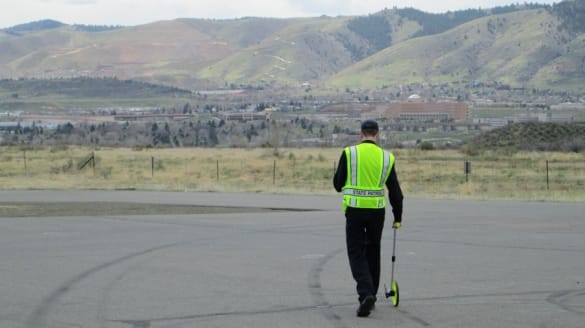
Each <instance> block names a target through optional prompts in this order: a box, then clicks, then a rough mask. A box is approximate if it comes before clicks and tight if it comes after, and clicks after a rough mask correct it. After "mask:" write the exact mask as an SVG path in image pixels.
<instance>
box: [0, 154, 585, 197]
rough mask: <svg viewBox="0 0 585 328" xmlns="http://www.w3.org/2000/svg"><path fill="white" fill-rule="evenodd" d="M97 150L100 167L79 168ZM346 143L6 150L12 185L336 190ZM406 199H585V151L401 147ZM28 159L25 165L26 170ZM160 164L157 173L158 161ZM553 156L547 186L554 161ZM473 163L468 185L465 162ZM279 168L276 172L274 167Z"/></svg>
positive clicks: (4, 180)
mask: <svg viewBox="0 0 585 328" xmlns="http://www.w3.org/2000/svg"><path fill="white" fill-rule="evenodd" d="M91 152H94V154H95V157H96V166H95V169H94V168H92V167H91V165H88V166H87V167H85V168H84V169H82V170H79V169H78V167H79V165H80V164H82V163H83V161H84V160H86V159H87V158H88V156H89V154H90V153H91ZM340 154H341V149H336V148H303V149H300V148H285V149H278V151H277V152H276V153H275V151H274V149H268V148H254V149H233V148H230V149H218V148H212V149H209V148H191V149H186V148H181V149H147V148H144V149H120V148H100V149H90V148H79V147H52V148H49V147H41V148H34V149H28V150H26V152H25V151H24V150H23V149H22V148H18V147H3V148H2V151H1V152H0V185H1V186H2V188H3V189H107V190H111V189H137V190H198V191H239V192H266V193H298V194H331V195H333V194H335V192H334V191H333V186H332V176H333V172H334V167H335V165H336V164H337V160H338V159H339V155H340ZM394 154H395V155H396V158H397V162H396V170H397V173H398V177H399V180H400V182H401V185H402V188H403V190H404V193H405V195H406V197H407V198H415V197H424V198H452V199H458V198H472V199H522V200H532V201H535V200H538V201H578V202H581V201H585V155H584V154H578V153H551V152H547V153H545V152H519V153H513V154H510V153H502V152H489V151H486V152H483V153H481V154H480V155H478V156H468V155H465V154H463V153H461V152H458V151H453V150H449V151H445V150H442V151H421V150H415V149H398V150H395V151H394ZM25 157H26V167H25V160H24V159H25ZM153 157H154V159H155V168H154V171H152V166H151V164H152V162H151V160H152V158H153ZM547 160H548V165H549V167H548V168H549V171H548V179H549V180H548V185H547V178H546V174H547V172H546V161H547ZM465 161H470V162H471V163H472V172H471V175H470V176H469V177H468V181H467V182H466V178H465V174H464V172H463V166H464V162H465ZM275 165H276V170H274V168H275Z"/></svg>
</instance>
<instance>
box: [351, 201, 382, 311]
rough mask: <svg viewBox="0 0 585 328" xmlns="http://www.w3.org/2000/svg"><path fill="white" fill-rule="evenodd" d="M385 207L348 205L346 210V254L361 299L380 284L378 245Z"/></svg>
mask: <svg viewBox="0 0 585 328" xmlns="http://www.w3.org/2000/svg"><path fill="white" fill-rule="evenodd" d="M384 217H385V210H384V209H374V210H370V209H356V208H351V207H350V208H348V209H347V210H346V212H345V222H346V224H345V237H346V243H347V256H348V258H349V266H350V268H351V273H352V275H353V279H354V280H355V281H356V284H357V286H356V290H357V293H358V295H359V301H360V302H361V301H362V300H363V299H364V298H365V297H366V296H368V295H373V296H376V294H377V293H378V287H379V286H380V246H381V240H382V231H383V230H384Z"/></svg>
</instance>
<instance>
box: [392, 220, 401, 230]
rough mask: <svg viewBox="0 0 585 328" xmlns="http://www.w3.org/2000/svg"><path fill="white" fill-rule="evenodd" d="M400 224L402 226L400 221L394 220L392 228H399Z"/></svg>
mask: <svg viewBox="0 0 585 328" xmlns="http://www.w3.org/2000/svg"><path fill="white" fill-rule="evenodd" d="M401 226H402V223H400V222H396V221H394V223H392V229H400V227H401Z"/></svg>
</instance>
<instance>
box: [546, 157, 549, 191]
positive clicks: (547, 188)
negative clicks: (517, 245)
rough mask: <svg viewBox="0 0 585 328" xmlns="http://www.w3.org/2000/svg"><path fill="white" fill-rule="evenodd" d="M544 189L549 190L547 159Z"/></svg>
mask: <svg viewBox="0 0 585 328" xmlns="http://www.w3.org/2000/svg"><path fill="white" fill-rule="evenodd" d="M546 190H549V184H548V159H547V160H546Z"/></svg>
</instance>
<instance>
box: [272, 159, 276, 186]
mask: <svg viewBox="0 0 585 328" xmlns="http://www.w3.org/2000/svg"><path fill="white" fill-rule="evenodd" d="M272 184H273V185H274V184H276V160H274V166H273V167H272Z"/></svg>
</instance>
